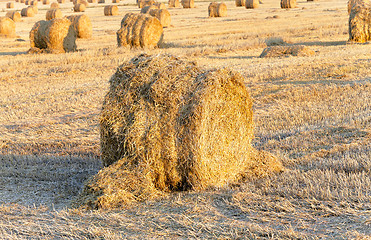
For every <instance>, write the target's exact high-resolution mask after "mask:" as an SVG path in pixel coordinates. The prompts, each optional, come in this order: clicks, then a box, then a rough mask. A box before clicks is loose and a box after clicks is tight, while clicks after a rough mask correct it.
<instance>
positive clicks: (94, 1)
mask: <svg viewBox="0 0 371 240" xmlns="http://www.w3.org/2000/svg"><path fill="white" fill-rule="evenodd" d="M88 3H97V0H88Z"/></svg>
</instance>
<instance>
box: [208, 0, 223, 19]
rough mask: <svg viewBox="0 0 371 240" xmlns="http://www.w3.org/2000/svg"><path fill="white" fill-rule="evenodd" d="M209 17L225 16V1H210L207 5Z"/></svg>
mask: <svg viewBox="0 0 371 240" xmlns="http://www.w3.org/2000/svg"><path fill="white" fill-rule="evenodd" d="M208 12H209V17H225V16H227V5H225V3H216V2H212V3H210V4H209V7H208Z"/></svg>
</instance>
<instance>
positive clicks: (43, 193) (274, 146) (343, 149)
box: [0, 0, 371, 239]
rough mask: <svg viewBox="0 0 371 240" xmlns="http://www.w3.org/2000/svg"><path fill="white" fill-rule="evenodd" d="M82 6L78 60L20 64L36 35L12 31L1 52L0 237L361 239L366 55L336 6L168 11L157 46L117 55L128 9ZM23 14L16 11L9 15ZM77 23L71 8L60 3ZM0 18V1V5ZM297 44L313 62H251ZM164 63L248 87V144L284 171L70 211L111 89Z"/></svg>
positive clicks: (369, 181) (366, 189)
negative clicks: (218, 13) (211, 13)
mask: <svg viewBox="0 0 371 240" xmlns="http://www.w3.org/2000/svg"><path fill="white" fill-rule="evenodd" d="M108 4H110V3H106V4H90V5H89V7H88V8H87V10H86V11H85V14H86V15H88V16H89V17H90V19H91V21H92V24H93V37H92V38H91V39H78V40H77V48H78V51H77V52H75V53H67V54H57V55H53V54H39V55H31V54H26V52H27V50H28V49H29V38H28V34H29V31H30V29H31V28H32V26H33V24H34V23H35V22H36V21H38V20H42V19H45V12H46V10H47V9H48V8H49V6H47V5H42V4H41V2H39V13H38V14H37V15H36V16H35V17H33V18H22V21H21V22H18V23H16V34H17V35H18V36H17V38H12V39H1V42H0V133H1V134H0V204H1V205H0V239H143V238H144V239H370V238H371V160H370V159H371V144H370V142H371V141H370V138H371V45H370V43H365V44H351V43H348V42H347V40H348V14H347V9H346V6H347V4H346V1H345V0H336V1H331V0H322V1H319V2H306V1H303V0H301V1H298V7H297V8H294V9H289V10H284V9H281V8H280V5H279V1H277V0H276V1H273V0H263V4H260V7H259V8H258V9H245V8H244V7H239V8H237V7H235V3H234V1H233V2H232V1H226V4H227V7H228V16H227V17H223V18H208V17H207V7H208V4H209V2H207V1H196V4H195V5H196V8H195V9H182V8H175V9H169V11H170V14H171V18H172V26H171V27H169V28H166V29H164V43H163V44H162V46H161V47H160V48H158V49H153V50H149V49H144V50H143V49H127V48H117V43H116V31H117V30H118V29H119V27H120V22H121V19H122V18H123V16H124V15H125V14H126V13H128V12H139V11H140V9H138V8H137V6H136V5H135V2H134V1H133V0H128V1H124V2H121V3H120V4H118V6H119V11H120V15H119V16H112V17H106V16H104V14H103V6H104V5H108ZM23 6H24V5H23V4H21V3H15V7H16V8H18V9H20V8H21V7H23ZM61 7H62V12H63V14H64V15H72V14H74V13H73V12H72V10H71V8H72V3H70V2H68V3H65V4H62V5H61ZM0 9H4V10H3V11H2V12H0V16H5V11H6V10H5V2H0ZM284 44H293V45H305V46H307V47H309V48H310V49H312V50H313V51H314V54H313V55H311V56H304V57H300V56H282V57H274V58H259V55H260V53H261V52H262V51H263V49H264V48H265V47H267V46H273V45H284ZM143 52H146V53H148V54H159V53H170V54H174V55H177V56H180V57H182V58H186V59H188V60H192V61H196V62H197V63H198V64H199V65H201V66H205V67H207V68H219V67H228V68H232V69H234V70H235V71H238V72H240V73H241V74H242V75H243V76H244V77H245V84H246V86H247V87H248V89H249V91H250V94H251V96H252V97H253V99H254V104H253V108H254V124H255V139H254V141H253V145H254V146H255V147H256V148H258V149H263V150H266V151H269V152H271V153H273V154H275V155H276V156H277V157H279V159H280V160H281V161H282V162H283V164H284V166H285V171H284V172H282V173H281V174H279V175H275V176H270V177H267V178H263V179H256V180H251V181H245V182H242V183H240V184H235V185H231V186H225V187H224V188H221V189H210V190H209V191H203V192H195V191H191V192H178V193H173V194H169V195H168V196H167V197H165V198H163V199H161V200H159V201H150V202H145V203H139V204H137V205H135V206H130V207H128V208H127V209H123V210H114V211H85V210H78V209H72V208H70V202H71V200H73V198H74V197H75V196H76V195H77V194H78V192H79V190H80V189H81V187H82V185H83V182H84V181H85V180H86V179H87V178H88V177H90V176H92V175H93V174H95V173H97V172H98V171H99V169H100V168H101V167H102V165H101V162H100V159H99V155H100V150H99V131H98V130H99V114H100V110H101V107H102V102H103V98H104V95H105V94H106V92H107V91H108V80H109V78H110V76H111V75H112V74H113V73H114V72H115V70H116V68H117V67H118V65H120V64H121V63H123V62H124V61H127V60H130V59H131V58H132V57H134V56H136V55H138V54H140V53H143Z"/></svg>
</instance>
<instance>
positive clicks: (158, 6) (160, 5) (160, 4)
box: [152, 2, 166, 9]
mask: <svg viewBox="0 0 371 240" xmlns="http://www.w3.org/2000/svg"><path fill="white" fill-rule="evenodd" d="M152 5H153V6H155V7H156V8H157V9H166V6H165V4H164V3H160V2H155V3H153V4H152Z"/></svg>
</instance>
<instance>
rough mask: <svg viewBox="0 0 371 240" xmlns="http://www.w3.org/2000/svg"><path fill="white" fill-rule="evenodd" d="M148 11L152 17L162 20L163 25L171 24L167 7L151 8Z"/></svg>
mask: <svg viewBox="0 0 371 240" xmlns="http://www.w3.org/2000/svg"><path fill="white" fill-rule="evenodd" d="M148 13H149V15H151V16H152V17H155V18H157V19H158V20H159V21H160V23H161V25H162V27H169V26H170V24H171V16H170V13H169V11H168V10H167V9H150V10H149V12H148Z"/></svg>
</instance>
